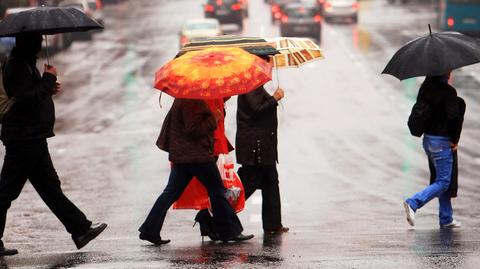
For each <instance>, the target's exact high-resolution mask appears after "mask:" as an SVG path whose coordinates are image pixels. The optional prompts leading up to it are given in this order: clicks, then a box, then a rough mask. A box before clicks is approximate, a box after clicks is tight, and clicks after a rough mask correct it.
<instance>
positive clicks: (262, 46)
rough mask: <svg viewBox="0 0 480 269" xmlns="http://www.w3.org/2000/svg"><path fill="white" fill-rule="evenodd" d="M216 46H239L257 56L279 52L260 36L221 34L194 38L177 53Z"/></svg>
mask: <svg viewBox="0 0 480 269" xmlns="http://www.w3.org/2000/svg"><path fill="white" fill-rule="evenodd" d="M217 46H225V47H232V46H233V47H239V48H242V49H244V50H246V51H248V52H249V53H252V54H255V55H257V56H267V55H275V54H279V53H280V52H279V51H278V50H277V49H275V48H274V47H273V46H272V45H270V44H268V42H267V41H266V40H265V39H263V38H260V37H243V36H234V35H223V36H218V37H203V38H195V39H193V40H192V41H191V42H189V43H187V44H185V46H184V47H183V48H182V49H181V50H180V52H179V54H178V55H182V54H184V53H185V52H187V51H192V50H201V49H204V48H208V47H217Z"/></svg>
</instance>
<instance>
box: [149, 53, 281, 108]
mask: <svg viewBox="0 0 480 269" xmlns="http://www.w3.org/2000/svg"><path fill="white" fill-rule="evenodd" d="M271 78H272V66H271V65H270V64H269V63H267V62H266V61H264V60H262V59H261V58H259V57H257V56H255V55H252V54H250V53H248V52H246V51H244V50H242V49H240V48H221V47H220V48H219V47H212V48H208V49H203V50H199V51H191V52H188V53H186V54H185V55H183V56H180V57H178V58H176V59H174V60H171V61H170V62H168V63H167V64H165V65H164V66H162V67H161V68H160V69H159V70H158V71H157V72H156V74H155V85H154V87H155V88H157V89H159V90H161V91H163V92H166V93H167V94H169V95H171V96H173V97H176V98H188V99H214V98H223V97H228V96H233V95H238V94H244V93H247V92H250V91H252V90H254V89H256V88H258V87H259V86H261V85H263V84H265V83H266V82H268V81H269V80H271Z"/></svg>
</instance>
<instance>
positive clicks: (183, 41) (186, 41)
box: [180, 35, 188, 46]
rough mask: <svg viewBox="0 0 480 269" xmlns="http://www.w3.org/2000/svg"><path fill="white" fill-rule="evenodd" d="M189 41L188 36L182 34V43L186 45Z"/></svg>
mask: <svg viewBox="0 0 480 269" xmlns="http://www.w3.org/2000/svg"><path fill="white" fill-rule="evenodd" d="M187 43H188V37H186V36H184V35H182V37H181V38H180V44H182V46H183V45H185V44H187Z"/></svg>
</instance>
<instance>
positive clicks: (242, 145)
mask: <svg viewBox="0 0 480 269" xmlns="http://www.w3.org/2000/svg"><path fill="white" fill-rule="evenodd" d="M283 97H284V91H283V89H281V88H277V90H276V91H275V92H274V93H273V95H270V94H268V93H267V91H266V90H265V89H264V88H263V86H262V87H259V88H257V89H256V90H254V91H252V92H249V93H247V94H243V95H239V96H238V107H237V133H236V138H235V139H236V140H235V147H236V157H237V163H239V164H241V167H240V168H239V169H238V175H239V176H240V179H241V180H242V183H243V186H244V188H245V199H248V198H249V197H250V196H251V195H252V194H253V193H254V192H255V190H257V189H261V190H262V222H263V230H264V232H265V233H266V234H281V233H284V232H287V231H288V230H289V228H287V227H284V226H283V225H282V216H281V203H280V189H279V186H278V185H279V182H278V172H277V166H276V164H277V162H278V151H277V127H278V120H277V106H278V101H280V100H281V99H282V98H283Z"/></svg>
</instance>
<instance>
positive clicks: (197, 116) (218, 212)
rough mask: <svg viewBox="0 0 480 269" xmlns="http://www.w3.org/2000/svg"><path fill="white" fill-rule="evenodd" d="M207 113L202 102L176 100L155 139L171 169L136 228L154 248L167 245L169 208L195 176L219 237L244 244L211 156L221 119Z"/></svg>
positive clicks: (217, 112)
mask: <svg viewBox="0 0 480 269" xmlns="http://www.w3.org/2000/svg"><path fill="white" fill-rule="evenodd" d="M221 113H222V112H219V111H213V112H212V111H210V109H209V108H208V106H207V104H206V103H205V102H204V101H203V100H194V99H178V98H177V99H175V100H174V102H173V105H172V107H171V109H170V111H169V112H168V114H167V116H166V118H165V121H164V123H163V126H162V130H161V132H160V136H159V138H158V140H157V146H158V147H159V148H160V149H162V150H164V151H166V152H168V153H169V155H168V157H169V160H170V161H171V162H172V170H171V172H170V177H169V179H168V183H167V186H166V187H165V189H164V190H163V192H162V194H161V195H160V197H158V199H157V201H156V202H155V204H154V205H153V208H152V209H151V211H150V213H149V214H148V216H147V218H146V220H145V222H144V223H143V224H142V225H141V227H140V228H139V232H140V236H139V237H140V239H141V240H146V241H149V242H151V243H153V244H155V245H162V244H166V243H169V242H170V240H163V239H162V237H161V236H160V231H161V229H162V226H163V222H164V220H165V217H166V214H167V211H168V209H169V208H170V206H171V205H172V204H173V202H174V201H176V200H177V199H178V198H179V197H180V195H181V194H182V192H183V191H184V190H185V188H186V186H187V185H188V183H189V182H190V180H192V178H193V177H194V176H195V177H197V178H198V180H199V181H200V182H201V183H202V184H203V185H204V186H205V187H206V188H207V191H208V196H209V198H210V203H211V207H212V212H213V221H214V223H215V227H216V232H217V233H218V238H219V239H220V240H222V241H225V242H226V241H244V240H249V239H251V238H253V235H243V234H242V231H243V227H242V224H241V223H240V220H239V219H238V217H237V215H236V214H235V212H234V210H233V208H232V207H231V206H230V204H229V203H228V200H227V199H226V197H225V187H224V186H223V182H222V179H221V177H220V173H219V171H218V168H217V166H216V164H215V158H214V156H213V131H214V130H215V129H216V128H217V121H218V119H220V117H221Z"/></svg>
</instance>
